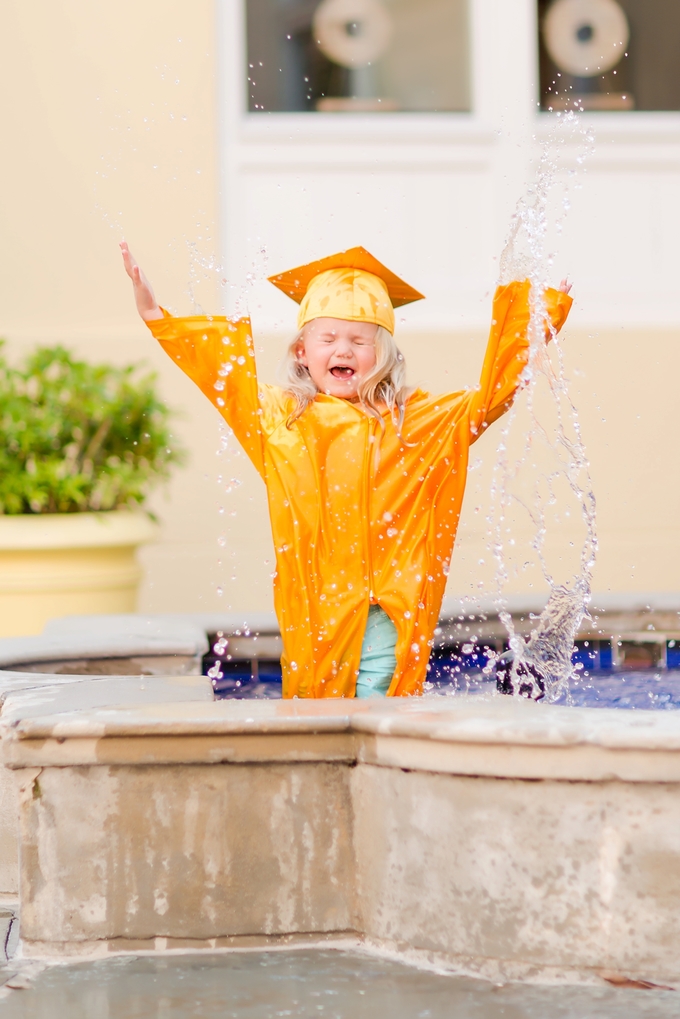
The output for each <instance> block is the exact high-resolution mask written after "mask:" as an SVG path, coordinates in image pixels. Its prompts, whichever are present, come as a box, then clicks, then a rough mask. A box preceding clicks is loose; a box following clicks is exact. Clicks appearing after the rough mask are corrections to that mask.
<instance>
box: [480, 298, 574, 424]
mask: <svg viewBox="0 0 680 1019" xmlns="http://www.w3.org/2000/svg"><path fill="white" fill-rule="evenodd" d="M569 290H571V287H570V286H569V285H568V284H567V282H566V280H563V281H562V284H561V286H560V289H559V290H553V289H552V288H549V289H547V290H546V291H545V304H546V309H547V312H548V316H549V318H550V321H551V323H552V326H553V329H554V330H555V332H559V331H560V329H561V328H562V326H563V325H564V323H565V322H566V319H567V315H568V314H569V309H570V308H571V305H572V299H571V297H569ZM530 313H531V309H530V283H529V281H528V280H525V281H524V282H523V283H519V282H515V283H509V284H507V286H503V287H498V289H497V290H496V294H495V296H494V301H493V315H492V321H491V331H490V334H489V342H488V344H487V348H486V354H485V356H484V364H483V366H482V374H481V378H480V384H479V388H478V389H476V390H475V391H474V392H473V393H471V395H470V406H469V415H470V431H471V433H472V441H474V440H475V439H476V438H478V437H479V436H480V435H481V433H482V432H483V431H484V430H485V429H486V427H487V426H488V425H490V424H491V423H492V422H493V421H495V420H496V419H497V418H499V417H500V416H501V415H502V414H504V413H505V411H506V410H507V409H508V408H509V407H510V405H511V403H512V401H513V398H514V396H515V393H516V391H517V387H518V386H519V382H520V376H521V374H522V372H523V371H524V368H525V366H526V363H527V359H528V349H529V340H528V337H527V332H528V328H529V319H530ZM546 333H547V335H546V341H547V340H549V339H550V335H551V334H550V332H549V330H548V329H546Z"/></svg>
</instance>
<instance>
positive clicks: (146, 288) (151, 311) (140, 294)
mask: <svg viewBox="0 0 680 1019" xmlns="http://www.w3.org/2000/svg"><path fill="white" fill-rule="evenodd" d="M120 250H121V252H122V254H123V265H124V266H125V271H126V273H127V274H128V276H129V277H130V279H131V280H132V289H133V290H134V294H135V304H136V305H137V311H138V312H139V314H140V315H141V316H142V318H143V319H144V321H145V322H151V321H152V319H155V318H163V312H162V311H161V309H160V307H159V306H158V302H157V301H156V298H155V297H154V292H153V290H152V289H151V284H150V283H149V281H148V279H147V278H146V276H145V275H144V273H143V272H142V270H141V269H140V268H139V266H138V265H137V263H136V262H135V260H134V258H133V257H132V253H131V252H130V249H129V248H128V246H127V241H121V242H120Z"/></svg>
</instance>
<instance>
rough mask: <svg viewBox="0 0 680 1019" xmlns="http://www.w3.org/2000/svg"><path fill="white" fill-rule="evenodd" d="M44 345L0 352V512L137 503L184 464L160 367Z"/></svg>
mask: <svg viewBox="0 0 680 1019" xmlns="http://www.w3.org/2000/svg"><path fill="white" fill-rule="evenodd" d="M139 371H140V370H139V367H138V366H130V367H127V368H116V367H113V366H111V365H105V364H101V365H92V364H87V363H86V362H85V361H77V360H76V359H75V358H74V357H73V356H72V355H71V354H70V353H69V352H68V351H67V350H65V349H64V348H63V347H40V348H39V349H38V350H36V351H35V353H33V354H31V355H30V356H29V357H28V358H27V359H26V361H25V364H24V365H23V366H19V367H12V366H10V365H9V364H8V363H7V361H6V359H5V357H4V356H3V354H2V352H0V432H1V435H0V513H12V514H16V513H84V512H89V511H93V510H113V509H122V508H125V507H130V508H132V507H135V506H138V505H140V504H141V503H143V502H144V500H145V499H146V497H147V495H148V494H149V492H150V490H151V489H152V488H153V487H154V485H156V484H158V483H159V482H160V481H164V480H165V479H166V478H167V477H168V476H169V474H170V469H171V466H172V465H173V464H178V463H181V462H182V461H183V459H184V454H183V452H182V451H181V450H180V449H178V448H177V445H176V443H175V441H174V439H173V438H172V436H171V434H170V432H169V430H168V419H169V416H170V412H169V410H168V408H167V407H166V406H165V404H163V403H161V401H160V400H159V399H158V396H157V395H156V376H155V375H154V374H151V373H146V374H140V373H139Z"/></svg>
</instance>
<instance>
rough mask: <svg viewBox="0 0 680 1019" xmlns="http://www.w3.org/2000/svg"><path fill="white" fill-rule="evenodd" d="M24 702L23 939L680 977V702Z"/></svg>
mask: <svg viewBox="0 0 680 1019" xmlns="http://www.w3.org/2000/svg"><path fill="white" fill-rule="evenodd" d="M191 696H193V697H194V698H196V692H194V693H193V694H191ZM200 696H201V697H202V696H203V695H202V694H201V695H200ZM188 697H189V695H187V698H188ZM64 706H65V704H64V702H62V703H61V707H62V708H63V707H64ZM10 707H11V706H10V704H9V703H6V711H7V715H3V719H5V722H4V726H3V751H4V755H5V763H6V766H7V768H8V769H10V770H11V771H12V772H14V773H15V775H16V778H17V780H18V785H19V788H20V816H21V826H20V839H21V867H20V871H21V874H20V897H21V911H22V937H23V952H24V954H25V955H26V956H33V957H37V956H52V957H54V956H59V955H68V956H73V955H89V954H99V953H101V952H109V951H138V950H154V949H155V950H167V949H173V948H176V949H182V948H184V949H195V948H201V947H202V948H216V947H230V946H234V945H252V944H262V943H281V942H282V941H283V942H284V943H289V942H291V941H295V940H300V939H303V940H306V939H309V938H319V939H323V938H331V939H333V938H344V937H348V936H349V937H359V938H361V939H364V940H365V941H366V942H367V943H370V944H371V945H373V946H380V947H381V948H384V949H385V950H390V951H398V952H401V953H404V954H405V956H408V957H409V958H412V959H421V960H422V959H428V960H430V961H431V960H436V961H437V964H441V965H446V966H449V967H453V968H458V969H459V970H464V971H466V972H474V973H478V974H480V975H484V976H488V977H491V978H493V979H508V978H510V979H557V978H563V979H564V978H568V979H574V980H576V979H579V980H581V979H583V980H592V979H596V978H597V974H598V973H601V972H602V971H616V972H618V973H623V974H625V975H628V976H633V977H636V978H641V979H647V980H652V981H657V982H660V983H665V984H673V985H675V984H676V983H677V984H680V951H679V950H678V947H677V946H678V945H679V944H680V713H677V714H676V713H674V712H656V713H655V712H645V713H644V715H642V714H640V715H637V714H635V713H634V712H618V711H607V710H597V711H593V710H587V709H574V708H563V707H553V706H549V705H542V704H534V703H530V702H526V701H516V700H513V699H510V698H501V697H493V696H492V697H489V698H485V697H479V696H475V697H469V698H466V697H455V698H445V697H425V698H422V699H417V700H416V699H414V700H394V701H387V702H385V701H378V700H376V701H367V702H366V701H364V702H359V701H341V700H338V701H286V702H281V701H278V702H276V701H260V702H254V701H241V702H239V701H223V702H209V701H208V700H205V699H193V700H189V699H187V701H186V702H181V701H176V702H174V703H162V704H151V703H138V704H135V705H129V706H127V707H124V706H120V707H115V708H110V707H96V706H94V707H90V708H88V709H85V710H78V711H69V710H62V711H60V712H59V713H58V714H51V715H47V714H44V715H42V716H41V715H39V714H37V715H36V714H35V713H34V712H35V711H36V710H38V709H37V707H36V705H35V703H32V706H31V712H33V713H31V714H30V715H29V714H27V713H25V714H23V715H22V709H21V705H20V703H19V702H18V701H17V703H16V704H15V707H14V709H12V710H10ZM26 710H28V704H27V706H26Z"/></svg>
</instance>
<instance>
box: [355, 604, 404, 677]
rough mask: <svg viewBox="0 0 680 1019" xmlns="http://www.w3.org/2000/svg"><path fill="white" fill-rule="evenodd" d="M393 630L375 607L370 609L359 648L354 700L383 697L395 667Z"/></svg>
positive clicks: (376, 606)
mask: <svg viewBox="0 0 680 1019" xmlns="http://www.w3.org/2000/svg"><path fill="white" fill-rule="evenodd" d="M396 646H397V628H396V626H395V625H394V623H393V622H392V620H391V619H390V617H389V616H388V615H387V613H386V612H385V610H384V609H381V608H380V606H379V605H371V606H370V608H369V610H368V621H367V623H366V631H365V633H364V642H363V644H362V646H361V661H360V663H359V676H358V677H357V689H356V694H355V696H356V697H385V696H386V694H387V691H388V689H389V686H390V683H391V682H392V676H393V675H394V670H395V669H396V667H397V657H396V655H395V653H394V650H395V648H396Z"/></svg>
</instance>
